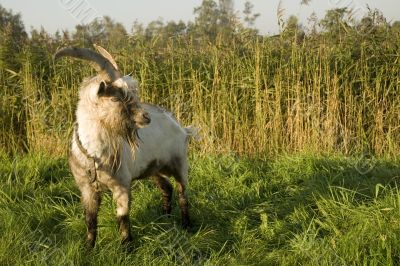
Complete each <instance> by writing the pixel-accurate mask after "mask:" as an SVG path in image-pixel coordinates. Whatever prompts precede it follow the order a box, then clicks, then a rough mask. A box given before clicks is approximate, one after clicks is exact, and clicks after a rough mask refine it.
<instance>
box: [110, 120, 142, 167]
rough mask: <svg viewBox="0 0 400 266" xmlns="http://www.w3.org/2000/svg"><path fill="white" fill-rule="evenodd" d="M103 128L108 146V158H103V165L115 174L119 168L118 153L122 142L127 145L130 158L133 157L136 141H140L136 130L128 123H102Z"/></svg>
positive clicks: (136, 145)
mask: <svg viewBox="0 0 400 266" xmlns="http://www.w3.org/2000/svg"><path fill="white" fill-rule="evenodd" d="M103 128H104V129H105V131H106V136H107V143H108V144H109V151H108V156H107V157H106V158H105V163H106V164H107V165H109V167H110V168H111V169H112V171H113V172H115V171H116V170H117V169H119V167H120V163H121V159H120V155H121V154H120V151H121V149H122V145H124V142H125V143H128V145H129V147H130V150H131V154H132V156H135V151H136V149H137V147H138V140H140V138H139V135H138V130H137V128H136V127H135V126H134V125H132V124H130V123H120V124H115V123H114V124H113V125H109V124H106V123H103Z"/></svg>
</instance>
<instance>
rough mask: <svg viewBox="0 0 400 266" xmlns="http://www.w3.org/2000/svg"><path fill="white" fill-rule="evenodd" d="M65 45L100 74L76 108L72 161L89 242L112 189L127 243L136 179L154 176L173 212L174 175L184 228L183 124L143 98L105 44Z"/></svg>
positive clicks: (68, 52) (166, 205)
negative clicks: (105, 193)
mask: <svg viewBox="0 0 400 266" xmlns="http://www.w3.org/2000/svg"><path fill="white" fill-rule="evenodd" d="M95 48H96V50H97V52H95V51H93V50H91V49H85V48H73V47H68V48H63V49H61V50H59V51H57V52H56V54H55V59H58V58H60V57H63V56H70V57H75V58H79V59H83V60H87V61H89V62H90V63H91V64H92V65H93V66H94V67H95V68H96V70H97V71H98V73H99V74H98V75H97V76H95V77H93V78H91V79H87V80H85V81H84V82H83V84H82V86H81V88H80V92H79V102H78V106H77V110H76V123H75V130H74V134H73V137H72V146H71V151H70V156H69V164H70V168H71V171H72V174H73V176H74V178H75V181H76V183H77V185H78V187H79V189H80V191H81V194H82V203H83V207H84V210H85V218H86V225H87V241H88V245H89V246H91V247H93V246H94V245H95V241H96V235H97V214H98V211H99V205H100V198H101V192H102V191H104V190H110V191H111V192H112V195H113V198H114V200H115V201H116V205H117V220H118V223H119V231H120V234H121V236H122V241H123V242H124V243H126V242H129V241H130V240H131V239H132V237H131V232H130V225H129V209H130V201H131V200H130V198H131V182H132V180H134V179H141V178H147V177H151V178H152V179H154V180H155V182H156V184H157V186H158V187H159V188H160V190H161V193H162V197H163V203H164V210H165V212H166V213H167V214H170V213H171V197H172V190H173V189H172V185H171V183H170V182H169V180H168V177H169V176H173V177H174V178H175V180H176V182H177V184H178V191H179V207H180V210H181V216H182V225H183V227H188V226H189V224H190V220H189V213H188V200H187V196H186V188H187V184H188V179H187V176H188V160H187V146H188V138H189V136H190V135H191V134H192V130H191V129H190V128H184V127H182V126H181V125H180V124H179V123H178V122H177V121H176V119H175V118H174V117H173V115H172V114H171V113H169V112H167V111H165V110H164V109H162V108H161V107H158V106H155V105H151V104H146V103H141V102H140V101H139V97H138V91H137V82H136V81H135V80H133V79H132V78H131V77H129V76H122V75H121V73H120V71H119V70H118V66H117V64H116V63H115V61H114V59H113V58H112V56H111V55H110V54H109V53H108V52H107V51H106V50H105V49H103V48H102V47H100V46H95Z"/></svg>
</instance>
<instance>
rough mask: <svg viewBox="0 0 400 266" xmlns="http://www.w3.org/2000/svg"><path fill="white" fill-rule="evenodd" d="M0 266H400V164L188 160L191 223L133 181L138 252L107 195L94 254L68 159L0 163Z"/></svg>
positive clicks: (295, 158) (301, 158) (145, 184)
mask: <svg viewBox="0 0 400 266" xmlns="http://www.w3.org/2000/svg"><path fill="white" fill-rule="evenodd" d="M0 160H1V163H0V177H1V179H0V183H1V184H0V187H1V189H0V217H1V219H0V236H1V241H0V265H44V264H46V263H47V264H49V265H62V264H63V263H64V264H65V265H72V264H74V265H75V264H76V265H111V264H119V265H191V264H196V263H198V264H199V265H352V264H354V265H360V264H368V265H396V264H398V263H399V262H400V258H399V254H400V193H399V191H398V188H397V179H398V178H399V177H400V162H399V161H396V160H386V159H376V160H375V159H368V160H367V159H366V158H348V157H343V156H329V157H324V156H321V155H319V156H313V155H291V156H280V157H278V158H275V159H270V160H254V159H246V158H241V159H239V158H235V157H229V156H225V157H221V156H218V157H212V156H210V157H206V158H201V157H198V156H194V155H193V156H191V172H190V198H191V215H192V218H193V222H194V227H193V229H192V230H191V231H190V232H186V231H184V230H182V229H181V228H180V226H179V221H180V217H179V210H178V207H177V205H176V202H175V205H174V211H173V216H172V217H171V218H168V217H164V216H163V215H162V208H161V196H160V193H159V192H158V190H157V189H156V187H155V186H154V185H153V184H152V183H151V182H149V181H140V182H136V183H134V184H133V189H132V195H133V202H132V210H131V213H130V217H131V222H132V231H133V235H134V243H133V245H134V249H133V251H131V252H129V251H127V250H125V249H124V248H123V247H121V245H120V239H119V235H118V232H117V225H116V219H115V215H114V213H115V206H114V203H113V202H112V199H111V197H110V195H109V194H104V196H103V202H102V207H101V210H100V213H99V237H98V241H97V245H96V248H95V249H94V250H92V251H88V250H86V249H85V245H84V244H85V242H84V235H85V230H86V229H85V225H84V218H83V215H82V208H81V205H80V200H79V192H78V189H77V187H76V186H75V184H74V180H73V178H72V177H71V174H70V172H69V170H68V165H67V162H66V160H65V159H54V158H49V157H47V156H44V155H25V156H23V157H13V158H11V157H8V156H6V155H1V156H0Z"/></svg>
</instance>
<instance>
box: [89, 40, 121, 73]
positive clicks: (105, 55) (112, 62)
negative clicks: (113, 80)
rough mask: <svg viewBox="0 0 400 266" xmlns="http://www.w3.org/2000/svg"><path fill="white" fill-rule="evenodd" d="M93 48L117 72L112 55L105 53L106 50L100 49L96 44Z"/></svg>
mask: <svg viewBox="0 0 400 266" xmlns="http://www.w3.org/2000/svg"><path fill="white" fill-rule="evenodd" d="M93 47H94V48H95V49H96V51H97V52H98V53H99V54H101V55H102V56H103V57H104V58H105V59H107V60H108V61H109V62H110V63H111V64H112V65H113V67H114V68H115V69H116V70H118V65H117V63H116V62H115V60H114V58H113V57H112V55H110V53H109V52H107V50H106V49H104V48H103V47H101V46H100V45H97V44H93Z"/></svg>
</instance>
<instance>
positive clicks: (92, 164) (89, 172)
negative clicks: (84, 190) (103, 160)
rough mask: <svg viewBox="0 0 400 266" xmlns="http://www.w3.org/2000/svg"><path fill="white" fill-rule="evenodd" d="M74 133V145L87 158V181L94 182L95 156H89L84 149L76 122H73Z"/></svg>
mask: <svg viewBox="0 0 400 266" xmlns="http://www.w3.org/2000/svg"><path fill="white" fill-rule="evenodd" d="M74 134H75V141H76V145H77V146H78V148H79V150H80V151H81V152H82V153H83V154H84V155H85V156H86V158H87V159H88V161H89V164H90V166H89V169H87V170H86V173H87V175H88V177H89V181H90V183H94V182H96V179H97V169H96V158H95V157H93V156H91V155H90V154H89V152H88V151H87V150H86V149H85V147H83V145H82V142H81V140H80V138H79V134H78V123H77V122H75V124H74ZM97 161H99V160H98V159H97ZM96 188H97V187H96Z"/></svg>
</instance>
